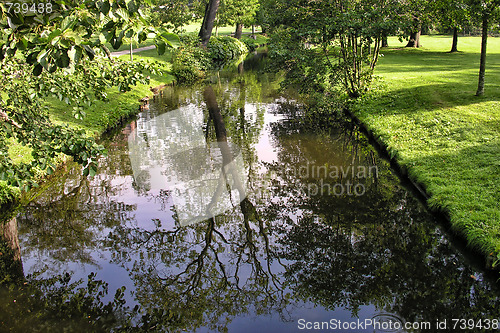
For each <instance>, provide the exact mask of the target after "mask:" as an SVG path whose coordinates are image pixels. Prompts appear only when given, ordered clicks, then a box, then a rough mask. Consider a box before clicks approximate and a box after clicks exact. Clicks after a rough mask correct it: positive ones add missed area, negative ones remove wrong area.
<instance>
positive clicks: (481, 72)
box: [476, 13, 489, 96]
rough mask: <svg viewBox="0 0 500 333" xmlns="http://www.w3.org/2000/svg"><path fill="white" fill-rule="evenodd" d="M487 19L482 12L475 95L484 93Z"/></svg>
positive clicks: (487, 16) (486, 15)
mask: <svg viewBox="0 0 500 333" xmlns="http://www.w3.org/2000/svg"><path fill="white" fill-rule="evenodd" d="M488 19H489V15H488V14H487V13H483V32H482V37H481V64H480V65H479V82H478V84H477V92H476V96H481V95H483V94H484V74H485V72H486V43H487V41H488Z"/></svg>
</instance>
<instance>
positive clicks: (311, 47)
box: [271, 0, 398, 97]
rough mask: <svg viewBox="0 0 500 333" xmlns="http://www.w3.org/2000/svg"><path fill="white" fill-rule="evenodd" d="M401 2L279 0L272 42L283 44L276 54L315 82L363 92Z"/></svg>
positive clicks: (356, 93) (353, 92)
mask: <svg viewBox="0 0 500 333" xmlns="http://www.w3.org/2000/svg"><path fill="white" fill-rule="evenodd" d="M396 8H398V7H397V6H396V4H394V2H393V1H391V0H387V1H382V2H380V1H344V0H337V1H334V2H331V1H306V2H305V3H304V2H303V1H301V2H300V6H299V3H297V4H290V3H289V2H280V1H279V2H278V3H277V5H276V6H275V8H274V9H273V14H272V17H273V25H274V26H275V29H274V34H275V37H273V38H272V40H273V41H274V42H272V43H271V48H272V46H273V45H278V49H277V50H272V55H273V56H274V58H275V59H276V60H277V62H278V64H279V65H280V68H284V69H287V70H291V69H292V68H293V70H296V71H298V73H297V74H293V75H296V76H302V77H304V78H305V79H306V80H307V81H309V82H311V83H314V84H313V86H318V85H319V86H322V85H325V84H326V85H329V86H343V88H344V91H345V93H347V94H348V95H349V96H350V97H358V96H360V95H361V94H362V93H363V92H365V91H366V90H367V89H368V86H369V84H370V81H371V77H372V73H373V70H374V68H375V65H376V63H377V61H378V55H379V49H380V44H381V39H382V37H383V35H384V34H386V33H387V31H389V30H391V29H392V26H391V24H390V23H388V22H390V17H391V15H394V10H395V9H396ZM280 40H281V41H280ZM318 66H319V67H318ZM321 73H326V74H323V75H321ZM325 80H326V81H325Z"/></svg>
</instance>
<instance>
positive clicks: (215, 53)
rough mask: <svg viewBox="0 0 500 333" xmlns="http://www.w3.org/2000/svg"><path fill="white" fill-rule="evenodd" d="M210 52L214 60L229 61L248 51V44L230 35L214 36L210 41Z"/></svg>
mask: <svg viewBox="0 0 500 333" xmlns="http://www.w3.org/2000/svg"><path fill="white" fill-rule="evenodd" d="M208 52H209V56H210V58H211V59H212V61H219V62H223V61H228V60H231V59H236V58H238V57H239V56H240V55H242V54H245V53H247V52H248V48H247V47H246V45H245V44H244V43H243V42H241V41H240V40H238V39H236V38H232V37H229V36H223V37H212V38H210V42H209V43H208Z"/></svg>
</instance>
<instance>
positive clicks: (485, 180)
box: [353, 36, 500, 255]
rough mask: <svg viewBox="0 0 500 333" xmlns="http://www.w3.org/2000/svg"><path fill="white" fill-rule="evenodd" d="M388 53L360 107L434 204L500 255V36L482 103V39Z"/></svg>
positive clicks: (433, 40) (395, 46) (431, 41)
mask: <svg viewBox="0 0 500 333" xmlns="http://www.w3.org/2000/svg"><path fill="white" fill-rule="evenodd" d="M389 45H390V47H389V48H388V49H383V50H382V53H383V57H382V58H381V59H380V62H379V64H378V67H377V68H376V71H375V74H376V75H377V76H378V77H379V78H380V79H379V80H376V82H375V83H374V87H373V91H371V92H370V93H369V94H368V95H367V96H365V97H364V98H363V99H361V100H360V101H358V102H356V104H355V105H354V107H353V112H354V114H355V115H356V116H357V117H358V118H359V119H360V120H361V121H362V122H363V123H364V124H365V125H366V126H367V127H368V129H369V130H370V131H371V132H372V133H373V135H374V136H375V137H376V138H377V139H378V141H379V142H380V143H381V144H382V145H384V146H385V147H386V148H387V150H388V152H389V154H390V155H391V156H392V157H395V158H396V160H397V161H398V163H399V164H400V165H401V166H402V168H403V169H405V170H406V171H407V172H408V175H409V176H410V178H411V179H413V180H414V181H416V182H418V183H420V184H422V185H423V186H424V187H425V189H426V191H427V193H428V194H429V195H430V198H429V201H428V203H429V205H430V207H431V208H433V209H436V210H442V211H444V212H446V213H447V214H448V215H449V218H450V221H451V227H452V229H453V230H454V231H456V232H457V233H459V234H461V235H462V236H464V237H465V239H466V240H467V241H468V243H469V245H470V246H472V247H473V248H475V249H476V250H478V251H480V252H481V253H483V254H485V255H489V254H490V253H499V252H500V206H499V205H500V204H499V202H500V136H499V134H500V89H499V88H500V57H499V54H500V38H489V39H488V57H487V67H486V73H487V74H486V90H485V95H484V96H483V97H476V96H475V95H474V94H475V91H476V89H477V79H478V70H479V51H480V38H479V37H462V38H460V39H459V44H458V46H459V51H461V52H458V53H447V51H449V50H450V48H451V37H447V36H422V45H423V47H422V48H421V49H405V48H402V47H403V46H404V44H401V43H399V41H397V39H395V38H394V39H391V40H389Z"/></svg>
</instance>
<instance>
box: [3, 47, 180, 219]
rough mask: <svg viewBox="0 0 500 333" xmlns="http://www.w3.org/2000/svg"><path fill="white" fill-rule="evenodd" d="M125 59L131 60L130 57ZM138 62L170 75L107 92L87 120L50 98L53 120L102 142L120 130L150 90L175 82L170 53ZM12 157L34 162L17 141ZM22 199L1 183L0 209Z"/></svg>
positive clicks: (151, 55)
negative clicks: (153, 64)
mask: <svg viewBox="0 0 500 333" xmlns="http://www.w3.org/2000/svg"><path fill="white" fill-rule="evenodd" d="M122 57H123V58H124V59H126V60H128V57H129V56H128V55H125V56H122ZM134 59H136V60H137V59H144V60H150V61H158V62H160V63H162V64H163V65H165V66H164V67H165V69H166V71H165V72H164V73H163V75H153V76H151V80H150V84H149V85H143V84H140V85H136V86H133V87H132V90H131V91H129V92H126V93H121V92H119V91H118V89H117V88H112V89H109V90H108V91H107V95H108V100H107V101H95V102H94V104H93V105H92V106H90V107H88V108H87V109H85V117H84V118H83V119H76V118H75V117H74V116H73V112H72V109H71V107H68V105H66V104H65V103H64V102H61V101H59V100H58V99H56V98H50V99H49V100H47V105H48V106H49V115H50V118H51V119H52V120H53V121H54V123H57V124H64V125H65V126H70V127H74V128H80V129H84V130H85V131H86V132H87V133H88V135H89V136H93V137H96V138H98V137H99V136H100V135H101V134H102V133H103V132H105V131H107V130H108V129H111V128H113V127H115V126H117V125H118V124H119V123H120V122H121V121H122V120H124V119H126V118H128V117H131V116H132V115H135V114H137V112H138V110H139V106H140V101H139V100H140V99H141V98H143V97H145V96H150V95H152V92H151V91H150V87H156V86H159V85H162V84H169V83H171V82H173V81H174V79H175V78H174V77H173V76H172V75H170V74H169V73H168V72H167V71H168V69H169V68H170V66H171V64H170V61H171V54H170V53H169V52H166V53H165V55H163V56H158V54H157V52H156V50H150V51H145V52H142V53H140V54H136V55H134ZM9 154H10V156H11V158H12V160H13V161H14V162H15V163H21V162H25V163H29V162H31V160H32V156H31V150H30V149H29V148H28V147H26V146H24V145H20V144H18V143H17V142H15V141H11V145H10V147H9ZM64 160H65V158H64V157H63V156H61V157H60V158H58V159H57V161H55V164H60V163H61V162H63V161H64ZM40 176H41V175H40ZM19 197H20V191H19V190H18V189H17V188H15V187H12V186H8V185H6V183H5V182H0V207H1V208H2V209H4V207H10V204H12V203H13V201H17V200H18V199H19Z"/></svg>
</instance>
